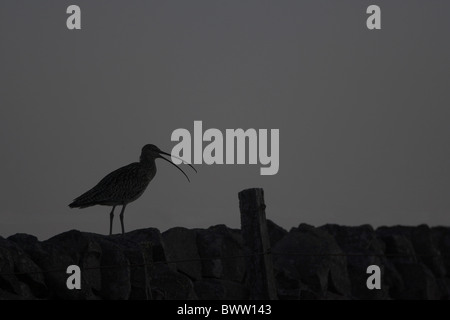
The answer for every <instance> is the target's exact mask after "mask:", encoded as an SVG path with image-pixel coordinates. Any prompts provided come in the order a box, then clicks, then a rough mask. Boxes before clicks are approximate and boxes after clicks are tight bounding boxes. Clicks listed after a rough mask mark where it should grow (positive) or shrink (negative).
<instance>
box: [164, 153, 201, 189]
mask: <svg viewBox="0 0 450 320" xmlns="http://www.w3.org/2000/svg"><path fill="white" fill-rule="evenodd" d="M159 153H160V157H161V159H164V160H166V161H167V162H169V163H171V164H172V165H174V166H175V168H177V169H178V170H180V171H181V172H182V173H183V174H184V176H185V177H186V179H188V181H189V182H191V180H189V177H188V176H187V174H186V173H185V172H184V171H183V169H181V168H180V167H179V166H177V165H176V164H175V163H173V162H172V161H170V160H169V159H166V158H164V157H163V156H162V155H161V154H164V155H166V156H169V157H174V158H176V159H178V160H181V161H182V162H183V163H184V164H187V165H188V166H190V167H191V168H192V169H193V170H194V171H195V172H197V170H195V168H194V167H193V166H192V165H191V164H190V163H187V162H186V161H184V160H183V159H181V158H178V157H176V156H173V155H171V154H170V153H167V152H164V151H160V152H159Z"/></svg>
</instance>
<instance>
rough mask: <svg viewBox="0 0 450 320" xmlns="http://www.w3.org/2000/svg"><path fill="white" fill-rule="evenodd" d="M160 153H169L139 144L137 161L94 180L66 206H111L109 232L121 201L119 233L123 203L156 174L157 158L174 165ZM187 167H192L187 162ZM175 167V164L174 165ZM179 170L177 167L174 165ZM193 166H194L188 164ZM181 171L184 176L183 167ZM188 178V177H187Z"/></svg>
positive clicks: (145, 187) (135, 195)
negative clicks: (115, 211) (139, 153)
mask: <svg viewBox="0 0 450 320" xmlns="http://www.w3.org/2000/svg"><path fill="white" fill-rule="evenodd" d="M161 154H166V155H170V154H168V153H166V152H163V151H161V150H160V149H159V148H158V147H156V146H155V145H151V144H149V145H145V146H144V147H143V148H142V153H141V157H140V161H139V162H133V163H131V164H129V165H127V166H124V167H121V168H119V169H117V170H115V171H113V172H111V173H110V174H108V175H107V176H106V177H104V178H103V179H102V180H100V182H99V183H97V184H96V185H95V186H94V187H93V188H92V189H90V190H89V191H87V192H85V193H83V194H82V195H81V196H79V197H78V198H76V199H75V200H73V202H72V203H71V204H69V207H71V208H80V209H81V208H87V207H91V206H95V205H104V206H112V207H113V208H112V210H111V213H110V226H109V233H110V234H111V233H112V222H113V219H114V209H115V208H116V206H119V205H121V206H122V211H121V213H120V222H121V226H122V233H124V232H125V228H124V225H123V214H124V211H125V207H126V206H127V204H129V203H130V202H133V201H135V200H136V199H138V198H139V197H140V196H141V195H142V194H143V193H144V191H145V189H147V186H148V184H149V183H150V181H152V179H153V178H154V177H155V175H156V163H155V160H156V159H157V158H161V159H164V160H166V161H168V162H170V163H172V164H173V165H174V166H176V165H175V164H174V163H173V162H172V161H170V160H168V159H166V158H164V157H162V156H161ZM189 166H190V167H192V166H191V165H190V164H189ZM176 167H177V166H176ZM177 168H178V169H179V170H181V169H180V168H179V167H177ZM192 168H193V169H194V170H195V168H194V167H192ZM181 172H183V174H184V175H185V176H186V178H188V177H187V175H186V174H185V173H184V171H183V170H181ZM188 180H189V178H188Z"/></svg>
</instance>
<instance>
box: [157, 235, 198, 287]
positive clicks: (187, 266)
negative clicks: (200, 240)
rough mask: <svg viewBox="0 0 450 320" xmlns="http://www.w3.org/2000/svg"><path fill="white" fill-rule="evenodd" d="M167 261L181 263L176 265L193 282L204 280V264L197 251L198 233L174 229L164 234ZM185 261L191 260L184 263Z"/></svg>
mask: <svg viewBox="0 0 450 320" xmlns="http://www.w3.org/2000/svg"><path fill="white" fill-rule="evenodd" d="M162 239H163V242H164V245H165V249H166V256H167V260H169V261H180V262H176V263H175V264H174V265H175V267H176V270H177V271H178V272H181V273H183V274H185V275H186V276H188V277H189V278H191V279H192V280H200V279H201V278H202V263H201V261H200V255H199V253H198V249H197V232H195V231H194V230H189V229H186V228H180V227H177V228H172V229H169V230H167V231H166V232H164V233H163V234H162ZM183 260H191V261H186V262H182V261H183Z"/></svg>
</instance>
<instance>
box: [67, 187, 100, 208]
mask: <svg viewBox="0 0 450 320" xmlns="http://www.w3.org/2000/svg"><path fill="white" fill-rule="evenodd" d="M95 195H96V194H95V192H93V191H92V190H89V191H88V192H86V193H83V194H82V195H81V196H79V197H78V198H76V199H74V200H73V201H72V203H71V204H69V207H70V208H80V209H83V208H87V207H91V206H95V205H96V204H97V202H96V201H95V198H96V197H95Z"/></svg>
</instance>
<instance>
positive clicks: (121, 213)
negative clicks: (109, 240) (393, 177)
mask: <svg viewBox="0 0 450 320" xmlns="http://www.w3.org/2000/svg"><path fill="white" fill-rule="evenodd" d="M126 206H127V205H126V204H124V205H123V207H122V211H120V224H121V226H122V234H124V233H125V227H124V226H123V213H124V212H125V207H126Z"/></svg>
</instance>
